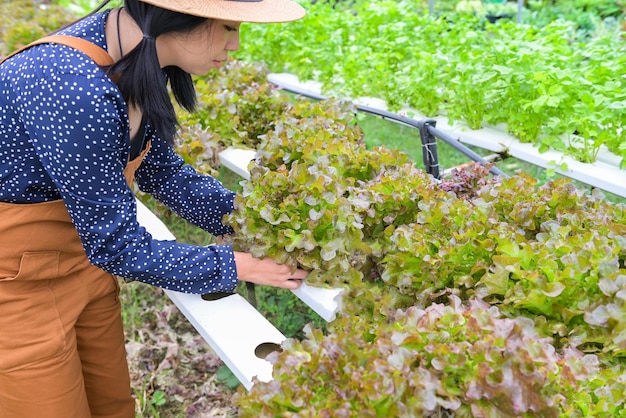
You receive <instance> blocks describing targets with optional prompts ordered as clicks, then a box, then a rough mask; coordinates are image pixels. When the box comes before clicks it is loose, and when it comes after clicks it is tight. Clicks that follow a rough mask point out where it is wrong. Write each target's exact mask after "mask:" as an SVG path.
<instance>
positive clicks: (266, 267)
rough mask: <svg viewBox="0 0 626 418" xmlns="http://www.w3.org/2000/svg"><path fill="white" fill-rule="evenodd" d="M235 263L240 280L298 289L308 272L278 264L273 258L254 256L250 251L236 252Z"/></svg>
mask: <svg viewBox="0 0 626 418" xmlns="http://www.w3.org/2000/svg"><path fill="white" fill-rule="evenodd" d="M235 264H236V265H237V275H238V276H239V280H241V281H244V282H251V283H255V284H260V285H265V286H274V287H282V288H284V289H297V288H298V287H300V285H301V284H302V280H303V279H304V278H306V276H307V274H308V272H307V271H305V270H301V269H297V270H296V271H294V272H292V271H291V267H289V266H287V265H285V264H278V263H276V261H274V260H273V259H271V258H261V259H259V258H254V257H252V256H251V255H250V254H248V253H240V252H235Z"/></svg>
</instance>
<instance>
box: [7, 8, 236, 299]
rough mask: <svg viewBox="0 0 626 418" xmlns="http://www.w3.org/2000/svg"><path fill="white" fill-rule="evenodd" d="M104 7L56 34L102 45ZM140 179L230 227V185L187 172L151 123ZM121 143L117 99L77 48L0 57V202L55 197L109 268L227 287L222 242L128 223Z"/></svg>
mask: <svg viewBox="0 0 626 418" xmlns="http://www.w3.org/2000/svg"><path fill="white" fill-rule="evenodd" d="M107 14H108V11H106V12H103V13H100V14H97V15H94V16H92V17H89V18H87V19H85V20H83V21H81V22H79V23H78V24H75V25H73V26H71V27H69V28H66V29H64V30H63V31H62V32H61V33H62V34H67V35H72V36H77V37H81V38H84V39H87V40H89V41H91V42H93V43H95V44H97V45H99V46H101V47H103V48H105V49H106V43H105V36H104V24H105V19H106V16H107ZM147 135H148V137H149V138H150V139H151V141H152V146H151V149H150V151H149V152H148V154H147V155H146V157H145V160H144V162H143V164H142V165H141V167H140V168H139V169H138V171H137V173H136V179H137V184H138V186H139V188H140V189H141V190H142V191H144V192H147V193H150V194H151V195H152V196H154V197H155V198H156V199H158V200H159V201H161V202H162V203H164V204H165V205H166V206H168V207H169V208H171V209H172V210H173V211H174V212H176V213H177V214H178V215H180V216H181V217H183V218H185V219H187V220H189V221H190V222H192V223H194V224H196V225H198V226H200V227H202V228H203V229H205V230H207V231H209V232H210V233H212V234H214V235H223V234H228V233H231V232H232V231H231V230H230V228H228V227H227V226H225V225H224V224H222V221H221V219H222V216H223V215H224V214H226V213H228V212H230V211H231V210H232V208H233V199H234V193H233V192H231V191H229V190H227V189H225V188H224V187H223V186H222V185H221V183H219V182H218V181H217V180H215V179H213V178H212V177H210V176H205V175H200V174H198V173H196V172H195V171H194V170H193V169H192V168H191V167H190V166H189V165H185V164H184V163H183V160H182V158H181V157H180V156H179V155H177V154H176V152H175V151H174V150H173V149H172V147H171V146H169V145H168V144H167V143H165V141H164V140H162V139H160V138H159V137H158V136H157V135H155V133H154V132H153V131H151V130H150V127H147ZM129 151H130V137H129V124H128V114H127V108H126V104H125V102H124V100H123V98H122V96H121V94H120V91H119V90H118V88H117V86H116V85H115V83H114V82H113V81H111V79H109V78H108V77H107V76H106V75H105V74H104V73H103V71H102V70H101V69H100V68H99V67H98V66H97V65H96V64H95V63H94V62H93V61H92V60H91V59H89V58H88V57H87V56H86V55H84V54H83V53H82V52H80V51H76V50H74V49H72V48H69V47H67V46H63V45H58V44H44V45H38V46H34V47H32V48H29V49H28V50H26V51H24V52H22V53H20V54H18V55H16V56H14V57H12V58H10V59H9V60H7V61H6V62H5V63H4V64H2V65H1V66H0V201H3V202H8V203H20V204H28V203H37V202H45V201H53V200H59V199H63V201H64V202H65V205H66V206H67V209H68V211H69V213H70V216H71V217H72V220H73V222H74V224H75V226H76V229H77V230H78V233H79V235H80V238H81V240H82V243H83V246H84V248H85V251H86V254H87V257H88V258H89V260H90V261H91V262H92V263H93V264H94V265H96V266H98V267H100V268H102V269H103V270H105V271H107V272H110V273H112V274H115V275H118V276H121V277H125V278H128V279H133V280H139V281H142V282H145V283H148V284H152V285H155V286H158V287H162V288H166V289H171V290H177V291H181V292H187V293H208V292H231V291H233V290H234V288H235V286H236V284H237V274H236V269H235V262H234V255H233V250H232V248H231V247H230V246H220V245H217V246H210V247H202V246H193V245H186V244H181V243H176V242H175V241H159V240H155V239H152V237H151V235H150V234H149V233H148V232H146V230H145V229H144V228H143V227H141V226H140V225H139V224H138V223H137V217H136V205H135V198H134V196H133V193H132V191H131V190H130V189H129V187H128V186H127V184H126V180H125V178H124V175H123V169H124V167H125V165H126V161H127V160H128V156H129Z"/></svg>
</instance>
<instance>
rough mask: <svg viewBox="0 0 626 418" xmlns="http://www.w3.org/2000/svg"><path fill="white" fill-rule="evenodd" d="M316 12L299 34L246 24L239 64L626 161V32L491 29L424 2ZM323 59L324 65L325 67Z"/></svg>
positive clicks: (584, 155) (563, 27) (314, 7)
mask: <svg viewBox="0 0 626 418" xmlns="http://www.w3.org/2000/svg"><path fill="white" fill-rule="evenodd" d="M588 6H589V8H590V9H593V10H598V13H604V12H600V11H599V10H601V8H604V6H598V8H597V9H594V8H593V7H591V6H590V5H588ZM306 7H307V9H308V15H307V17H306V18H305V19H303V20H301V21H298V22H294V23H291V24H289V25H287V26H278V27H276V26H272V25H268V26H262V27H260V26H251V27H245V28H244V33H246V34H247V37H248V38H249V39H250V43H248V46H247V48H246V49H245V51H241V52H239V53H238V55H237V56H238V57H239V58H240V59H243V60H259V59H262V60H264V61H266V62H267V64H268V66H269V68H271V69H272V71H275V72H281V71H289V72H291V73H294V74H296V75H297V76H298V77H299V78H300V79H301V80H314V81H319V82H321V83H322V86H323V91H324V92H325V93H326V94H327V95H330V96H335V95H338V96H341V97H346V96H347V97H354V98H358V97H362V96H369V97H372V96H373V97H377V98H380V99H384V100H385V101H386V102H387V104H388V106H389V108H390V109H391V110H399V109H401V108H402V107H403V106H406V105H409V106H414V107H415V109H416V110H417V111H418V112H420V113H422V114H425V115H428V116H448V117H450V118H451V119H452V120H461V121H464V122H466V123H467V124H468V125H469V126H470V127H471V128H472V129H478V128H480V127H481V126H485V124H490V125H499V124H504V126H505V128H506V129H507V130H508V132H509V133H511V134H512V135H514V136H515V137H517V138H519V139H520V140H521V141H522V142H528V143H533V144H536V145H537V147H539V149H540V150H541V151H545V150H548V149H555V150H558V151H561V152H564V153H565V154H566V155H571V156H573V157H575V158H577V159H579V160H580V161H583V162H593V161H595V158H596V156H597V153H598V151H599V149H600V148H601V147H606V148H607V149H609V150H610V151H611V152H613V153H615V154H616V155H618V156H621V157H624V156H626V154H625V153H624V147H623V142H624V132H623V129H620V127H621V126H623V122H622V121H623V120H624V112H625V110H624V108H625V106H624V103H625V100H626V93H624V92H625V91H626V88H625V87H626V85H625V83H626V81H624V79H623V77H621V74H620V73H619V69H620V68H623V66H624V59H625V58H624V57H626V54H625V53H624V48H625V46H624V45H625V44H624V42H623V41H622V40H621V31H620V30H619V28H618V25H614V26H613V28H611V27H607V28H606V30H604V31H602V32H600V31H598V32H596V33H595V34H594V36H583V35H580V34H577V33H576V30H575V29H576V27H575V24H574V23H572V22H571V21H568V20H557V21H554V22H551V23H547V24H545V25H544V24H542V25H528V24H517V23H515V22H512V21H506V22H499V23H498V24H496V25H491V24H486V23H485V21H484V19H480V18H477V17H467V16H465V17H459V16H455V15H446V16H445V17H440V16H432V15H428V16H424V15H422V14H420V13H415V3H414V2H412V1H398V2H389V1H382V0H380V1H356V2H350V3H349V5H344V6H339V7H335V6H333V4H332V2H314V3H311V4H306ZM559 7H565V6H564V5H563V4H562V3H559ZM567 7H570V6H567ZM603 10H606V11H607V13H608V14H609V15H610V16H613V14H612V13H613V12H608V10H609V9H608V8H607V9H603ZM257 39H258V40H263V43H262V44H261V43H260V42H259V43H258V44H257V42H256V40H257ZM312 57H318V58H319V57H321V58H320V59H317V60H315V63H314V65H313V59H312ZM364 57H367V59H364ZM623 161H624V160H623Z"/></svg>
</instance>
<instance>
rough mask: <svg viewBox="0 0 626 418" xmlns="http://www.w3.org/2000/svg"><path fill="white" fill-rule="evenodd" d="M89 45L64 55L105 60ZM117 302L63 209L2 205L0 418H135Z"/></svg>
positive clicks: (110, 279)
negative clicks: (82, 54)
mask: <svg viewBox="0 0 626 418" xmlns="http://www.w3.org/2000/svg"><path fill="white" fill-rule="evenodd" d="M55 38H56V39H54V40H50V41H53V42H59V43H65V44H68V42H66V41H65V40H62V39H58V37H55ZM73 39H75V38H72V40H71V41H70V43H71V42H73ZM50 41H49V42H50ZM40 43H41V41H40ZM89 45H91V46H89ZM89 45H88V48H89V49H86V48H85V44H84V43H80V42H79V43H78V44H76V43H72V44H71V45H70V46H74V47H76V48H78V49H81V50H83V51H84V52H86V53H88V55H90V56H92V58H93V57H94V55H93V54H91V53H90V52H92V51H91V48H92V47H95V48H96V49H97V50H100V51H103V50H101V49H100V48H99V47H97V46H95V45H93V44H89ZM96 52H97V51H96ZM105 54H106V52H105ZM106 57H108V54H106ZM108 59H109V60H110V57H109V58H108ZM95 60H96V62H98V63H99V64H101V61H99V60H98V59H95ZM148 148H149V147H148ZM148 148H146V149H145V150H144V151H143V152H142V154H141V155H140V156H139V157H138V158H136V159H135V160H133V161H131V162H129V163H128V166H127V167H126V170H125V172H124V174H125V175H126V178H127V180H128V181H129V182H130V181H131V180H132V179H133V177H134V172H135V170H136V169H137V167H138V166H139V165H140V164H141V160H142V159H143V157H144V155H145V154H146V153H147V151H148ZM118 296H119V286H118V282H117V278H116V277H115V276H113V275H111V274H109V273H106V272H104V271H103V270H101V269H99V268H98V267H95V266H93V265H92V264H90V262H89V260H88V259H87V256H86V255H85V251H84V249H83V246H82V244H81V241H80V238H79V236H78V233H77V231H76V228H75V227H74V225H73V223H72V220H71V218H70V216H69V214H68V212H67V209H66V208H65V205H64V203H63V201H62V200H59V201H53V202H45V203H36V204H9V203H3V202H0V418H22V417H23V418H31V417H32V418H91V417H103V418H104V417H107V418H133V417H134V416H135V401H134V399H133V397H132V394H131V388H130V378H129V373H128V365H127V361H126V351H125V345H124V341H125V339H124V331H123V328H122V319H121V308H120V301H119V297H118Z"/></svg>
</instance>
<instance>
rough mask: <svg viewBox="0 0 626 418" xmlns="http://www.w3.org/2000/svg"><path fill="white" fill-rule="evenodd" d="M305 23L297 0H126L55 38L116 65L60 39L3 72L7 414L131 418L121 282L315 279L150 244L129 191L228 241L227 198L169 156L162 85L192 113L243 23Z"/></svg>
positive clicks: (195, 284) (1, 411)
mask: <svg viewBox="0 0 626 418" xmlns="http://www.w3.org/2000/svg"><path fill="white" fill-rule="evenodd" d="M107 3H108V1H105V2H104V3H103V5H102V6H101V7H100V9H102V7H103V6H104V5H106V4H107ZM100 9H99V10H100ZM302 16H304V10H303V9H302V7H301V6H299V5H297V4H296V3H294V2H292V1H291V0H177V1H175V0H146V1H139V0H127V1H126V2H125V4H124V7H123V8H121V9H115V10H107V11H104V12H97V13H92V14H91V15H89V16H87V17H86V18H84V19H82V20H80V21H79V22H77V23H75V24H73V25H71V26H69V27H67V28H65V29H63V30H61V31H59V32H58V33H57V35H69V36H71V37H73V38H72V39H74V38H82V39H84V40H87V41H89V42H90V43H91V44H89V45H92V44H95V45H97V46H99V47H101V48H103V49H104V50H106V51H107V52H108V54H109V55H110V57H111V58H110V62H111V63H112V65H106V66H104V67H101V66H99V65H97V64H96V62H94V60H92V59H91V58H90V57H89V56H88V55H86V54H85V52H83V50H79V49H80V48H79V49H76V48H74V47H70V46H67V45H63V44H60V43H57V42H56V41H55V42H52V43H42V44H38V45H35V46H31V47H29V48H27V49H25V50H23V51H20V52H19V53H17V54H15V55H13V56H11V57H10V58H9V59H7V60H6V61H4V62H3V63H2V65H0V108H1V109H2V111H1V112H0V213H1V215H0V317H1V318H2V321H0V417H1V418H5V417H7V418H8V417H10V418H14V417H53V418H56V417H59V418H81V417H91V416H94V417H95V416H97V417H133V416H134V400H133V399H132V397H131V389H130V381H129V376H128V367H127V364H126V354H125V350H124V335H123V330H122V322H121V316H120V306H119V300H118V292H119V289H118V287H117V286H118V284H117V280H116V277H115V276H121V277H124V278H127V279H132V280H138V281H142V282H144V283H148V284H151V285H154V286H158V287H161V288H166V289H172V290H177V291H182V292H190V293H207V292H232V291H233V290H234V288H235V286H236V285H237V283H238V281H247V282H252V283H256V284H262V285H270V286H277V287H283V288H289V289H294V288H296V287H298V286H299V284H300V282H301V281H302V279H304V278H305V277H306V272H304V271H302V270H297V271H291V270H290V269H289V268H288V267H286V266H283V265H278V264H277V263H276V262H274V261H273V260H271V259H262V260H260V259H255V258H253V257H252V256H250V255H249V254H245V253H238V252H233V249H232V248H231V247H229V246H220V245H217V246H210V247H200V246H192V245H185V244H179V243H176V242H170V241H158V240H155V239H152V237H151V236H150V234H148V233H147V232H146V231H145V229H144V228H142V227H141V226H139V224H138V223H137V219H136V206H135V198H134V196H133V193H132V191H131V188H130V186H129V184H130V183H129V182H130V181H131V180H132V179H133V177H134V178H135V179H136V181H137V184H138V186H139V188H140V189H141V190H143V191H145V192H147V193H150V194H151V195H152V196H154V197H155V198H156V199H158V200H160V201H161V202H163V203H164V204H165V205H167V206H169V207H170V208H171V209H173V210H174V211H175V212H176V213H178V214H179V215H180V216H181V217H183V218H185V219H187V220H189V221H190V222H193V223H194V224H196V225H199V226H200V227H202V228H204V229H205V230H207V231H209V232H211V233H212V234H214V235H216V236H219V235H223V234H228V233H230V232H231V230H230V228H228V227H227V226H225V225H223V224H222V222H221V219H222V216H223V215H224V214H226V213H228V212H229V211H231V210H232V203H233V197H234V195H233V193H232V192H230V191H228V190H226V189H225V188H223V187H222V185H221V184H220V183H219V182H218V181H216V180H215V179H213V178H211V177H209V176H202V175H199V174H197V173H196V172H195V171H194V170H192V169H191V168H190V167H189V166H186V165H184V164H183V161H182V159H181V158H180V157H179V156H178V155H177V154H176V153H175V152H174V150H173V147H172V145H173V142H174V134H175V131H176V117H175V113H174V108H173V106H172V103H171V102H170V98H169V97H170V96H169V95H168V90H167V86H166V83H167V82H169V83H170V87H171V90H172V92H173V95H174V97H175V98H176V100H177V101H178V102H179V103H180V104H181V105H182V106H183V107H185V108H187V109H189V110H191V109H193V108H194V105H195V90H194V87H193V83H192V81H191V76H190V74H205V73H206V72H208V71H210V70H212V69H215V68H219V67H220V66H221V65H222V63H224V61H225V60H226V59H227V56H228V53H229V52H230V51H235V50H237V48H238V47H239V26H240V23H241V22H285V21H292V20H296V19H299V18H301V17H302ZM63 39H67V38H63ZM92 46H93V45H92ZM96 49H97V48H96ZM105 56H106V54H105ZM107 59H108V56H107ZM129 161H130V162H129Z"/></svg>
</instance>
